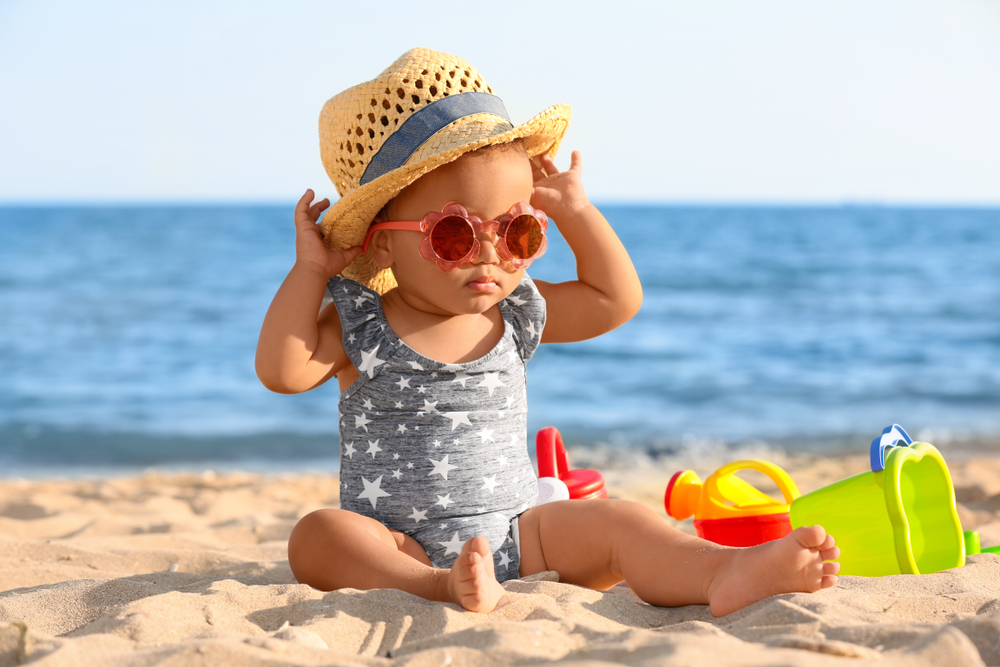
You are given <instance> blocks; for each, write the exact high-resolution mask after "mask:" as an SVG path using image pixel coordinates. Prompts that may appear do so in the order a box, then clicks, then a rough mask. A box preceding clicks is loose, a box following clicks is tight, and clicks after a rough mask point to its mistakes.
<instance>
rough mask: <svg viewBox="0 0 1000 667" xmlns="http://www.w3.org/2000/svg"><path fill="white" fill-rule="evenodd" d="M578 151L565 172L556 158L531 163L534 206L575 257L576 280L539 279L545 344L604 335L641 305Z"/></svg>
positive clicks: (635, 277) (631, 269)
mask: <svg viewBox="0 0 1000 667" xmlns="http://www.w3.org/2000/svg"><path fill="white" fill-rule="evenodd" d="M582 169H583V164H582V160H581V157H580V152H579V151H573V156H572V158H571V163H570V168H569V169H568V170H567V171H564V172H560V171H559V170H558V168H556V165H555V163H554V162H553V161H552V158H550V157H548V156H543V157H542V158H541V159H540V165H538V164H534V163H533V164H532V170H533V172H534V180H535V183H534V185H535V189H534V192H533V194H532V196H531V205H532V206H535V207H537V208H540V209H542V210H543V211H545V213H546V214H548V215H549V216H551V217H552V218H553V219H554V221H555V223H556V225H557V226H558V227H559V232H560V233H561V234H562V235H563V238H565V239H566V242H567V243H568V244H569V247H570V248H571V249H572V250H573V254H574V255H575V256H576V275H577V279H576V280H572V281H568V282H564V283H547V282H543V281H540V280H539V281H535V284H536V285H537V286H538V291H539V292H540V293H541V294H542V296H543V297H545V307H546V312H547V317H546V322H545V329H544V330H543V332H542V342H543V343H571V342H573V341H578V340H586V339H588V338H594V337H595V336H600V335H601V334H603V333H606V332H608V331H611V330H612V329H614V328H615V327H618V326H621V325H622V324H624V323H625V322H627V321H628V320H630V319H631V318H632V316H634V315H635V314H636V313H637V312H638V311H639V306H640V305H642V285H641V284H640V283H639V276H638V275H636V272H635V267H634V266H632V260H631V259H629V256H628V253H627V252H626V251H625V247H624V246H623V245H622V242H621V241H620V240H618V236H617V235H616V234H615V232H614V230H613V229H611V225H610V224H608V221H607V220H605V219H604V216H603V215H601V212H600V211H598V210H597V208H596V207H595V206H594V205H593V204H591V203H590V201H589V200H588V199H587V195H586V193H585V192H584V190H583V182H582V180H581V173H582Z"/></svg>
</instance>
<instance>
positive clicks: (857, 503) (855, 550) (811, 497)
mask: <svg viewBox="0 0 1000 667" xmlns="http://www.w3.org/2000/svg"><path fill="white" fill-rule="evenodd" d="M887 436H888V437H887ZM889 443H891V444H889ZM870 453H871V467H872V470H871V471H870V472H863V473H860V474H858V475H854V476H853V477H848V478H847V479H843V480H841V481H839V482H836V483H834V484H831V485H829V486H825V487H823V488H822V489H819V490H817V491H813V492H812V493H809V494H806V495H804V496H802V497H800V498H797V499H796V500H795V501H794V502H793V503H792V506H791V512H790V518H791V523H792V526H793V527H794V528H798V527H799V526H812V525H816V524H819V525H821V526H823V527H824V528H825V529H826V532H828V533H830V534H831V535H833V536H834V537H835V538H836V540H837V546H838V547H840V551H841V556H840V558H839V559H838V560H839V562H840V574H843V575H860V576H865V577H878V576H883V575H888V574H929V573H931V572H938V571H940V570H945V569H948V568H952V567H960V566H961V565H963V564H964V563H965V539H964V536H963V534H962V524H961V523H960V522H959V519H958V513H957V511H956V509H955V490H954V487H953V485H952V481H951V475H950V474H949V472H948V466H947V465H945V462H944V458H943V457H942V456H941V453H940V452H939V451H938V450H937V449H936V448H935V447H934V446H933V445H931V444H928V443H926V442H917V443H914V442H913V441H912V440H911V439H910V436H909V435H907V434H906V431H904V430H903V429H902V427H900V426H899V425H898V424H893V425H892V426H890V427H888V428H887V429H886V430H885V431H883V432H882V435H881V436H879V437H877V438H875V439H874V440H873V441H872V444H871V451H870Z"/></svg>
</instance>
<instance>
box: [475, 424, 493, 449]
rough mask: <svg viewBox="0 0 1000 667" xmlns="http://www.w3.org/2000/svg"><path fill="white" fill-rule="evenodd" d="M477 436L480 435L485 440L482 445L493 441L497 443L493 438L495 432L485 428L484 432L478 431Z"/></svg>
mask: <svg viewBox="0 0 1000 667" xmlns="http://www.w3.org/2000/svg"><path fill="white" fill-rule="evenodd" d="M476 435H478V436H479V437H480V438H482V439H483V441H482V442H481V443H480V444H484V445H485V444H486V441H487V440H491V441H494V442H495V440H494V438H493V431H491V430H490V429H488V428H486V427H485V426H484V427H483V430H482V431H476Z"/></svg>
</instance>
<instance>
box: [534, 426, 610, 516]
mask: <svg viewBox="0 0 1000 667" xmlns="http://www.w3.org/2000/svg"><path fill="white" fill-rule="evenodd" d="M535 453H536V455H537V457H538V477H539V482H541V480H542V479H544V478H546V477H554V478H556V479H558V480H561V481H562V482H563V484H565V485H566V490H567V491H568V492H569V497H570V498H571V499H574V500H580V499H589V498H607V497H608V490H607V489H606V488H604V476H603V475H601V473H599V472H597V471H596V470H583V469H581V470H570V469H569V457H568V456H567V455H566V448H565V447H564V446H563V441H562V436H561V435H560V434H559V430H558V429H557V428H555V427H554V426H546V427H545V428H543V429H542V430H540V431H539V432H538V435H537V436H536V437H535ZM539 495H541V489H540V488H539Z"/></svg>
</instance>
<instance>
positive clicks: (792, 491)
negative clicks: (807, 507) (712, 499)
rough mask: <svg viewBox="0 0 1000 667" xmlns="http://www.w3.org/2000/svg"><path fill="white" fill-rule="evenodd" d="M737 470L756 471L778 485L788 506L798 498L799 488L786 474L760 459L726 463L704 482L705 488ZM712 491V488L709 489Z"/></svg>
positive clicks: (714, 484)
mask: <svg viewBox="0 0 1000 667" xmlns="http://www.w3.org/2000/svg"><path fill="white" fill-rule="evenodd" d="M738 470H756V471H757V472H762V473H764V474H765V475H767V476H768V477H770V478H771V481H773V482H774V483H775V484H777V485H778V489H779V490H780V491H781V495H782V496H784V497H785V504H786V505H790V504H791V503H792V501H793V500H795V499H796V498H798V497H799V495H800V494H799V487H797V486H796V485H795V482H794V481H792V478H791V477H789V475H788V473H787V472H785V471H784V470H782V469H781V468H779V467H778V466H776V465H774V464H773V463H771V462H770V461H763V460H761V459H746V460H744V461H733V462H732V463H728V464H726V465H724V466H722V467H721V468H719V469H718V470H716V471H715V474H714V475H712V476H711V477H710V478H709V479H707V480H706V481H705V486H706V487H715V486H716V485H717V482H716V480H717V479H721V478H723V477H725V476H726V475H730V474H732V473H734V472H737V471H738ZM711 490H712V491H714V490H715V489H714V488H711Z"/></svg>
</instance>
